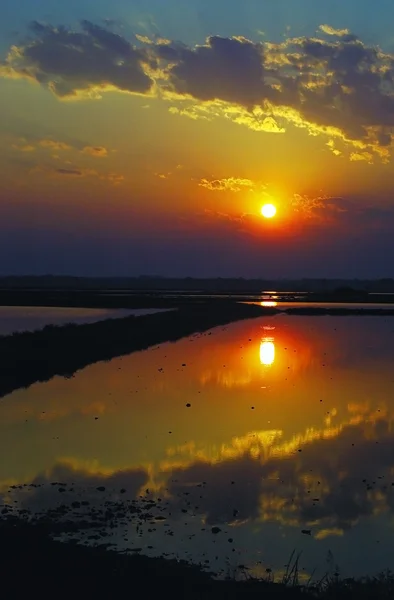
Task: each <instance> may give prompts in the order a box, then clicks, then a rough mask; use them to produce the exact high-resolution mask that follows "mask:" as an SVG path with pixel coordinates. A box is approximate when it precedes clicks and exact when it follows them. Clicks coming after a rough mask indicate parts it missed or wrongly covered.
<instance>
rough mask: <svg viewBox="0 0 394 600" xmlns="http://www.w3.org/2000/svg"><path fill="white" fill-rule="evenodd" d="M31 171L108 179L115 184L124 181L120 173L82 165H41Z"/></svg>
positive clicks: (52, 174)
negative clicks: (106, 171) (82, 166)
mask: <svg viewBox="0 0 394 600" xmlns="http://www.w3.org/2000/svg"><path fill="white" fill-rule="evenodd" d="M30 173H45V174H46V175H47V176H48V177H67V178H83V177H93V178H96V179H100V180H102V181H108V182H109V183H112V184H113V185H119V184H120V183H122V182H123V181H124V175H122V174H120V173H113V172H108V173H102V172H99V171H96V169H86V168H80V167H52V166H48V165H40V166H36V167H34V168H33V169H31V171H30Z"/></svg>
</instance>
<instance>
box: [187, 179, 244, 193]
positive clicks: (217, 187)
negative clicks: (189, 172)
mask: <svg viewBox="0 0 394 600" xmlns="http://www.w3.org/2000/svg"><path fill="white" fill-rule="evenodd" d="M198 185H199V186H201V187H204V188H206V189H207V190H211V191H216V192H224V191H229V192H240V191H242V190H245V189H253V188H254V183H253V181H251V180H250V179H243V178H240V177H228V178H224V179H212V180H211V181H209V180H208V179H201V181H200V183H199V184H198Z"/></svg>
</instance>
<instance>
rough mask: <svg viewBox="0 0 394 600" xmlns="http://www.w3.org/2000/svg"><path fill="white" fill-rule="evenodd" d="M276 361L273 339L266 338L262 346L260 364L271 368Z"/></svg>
mask: <svg viewBox="0 0 394 600" xmlns="http://www.w3.org/2000/svg"><path fill="white" fill-rule="evenodd" d="M274 361H275V344H274V342H273V341H272V338H264V339H263V340H262V341H261V344H260V362H261V364H262V365H265V366H267V367H268V366H270V365H272V364H273V363H274Z"/></svg>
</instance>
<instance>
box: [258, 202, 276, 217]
mask: <svg viewBox="0 0 394 600" xmlns="http://www.w3.org/2000/svg"><path fill="white" fill-rule="evenodd" d="M261 214H262V215H263V217H265V218H266V219H272V217H274V216H275V215H276V207H275V206H274V205H273V204H264V206H262V207H261Z"/></svg>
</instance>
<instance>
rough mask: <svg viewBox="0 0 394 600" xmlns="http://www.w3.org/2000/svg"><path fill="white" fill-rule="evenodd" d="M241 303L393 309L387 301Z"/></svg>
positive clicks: (276, 305) (271, 306) (280, 307)
mask: <svg viewBox="0 0 394 600" xmlns="http://www.w3.org/2000/svg"><path fill="white" fill-rule="evenodd" d="M242 304H254V305H256V306H262V307H263V308H277V309H287V308H309V309H314V308H330V309H334V308H346V309H348V310H352V309H353V310H359V309H363V310H365V309H369V310H371V309H381V310H382V309H391V310H393V309H394V304H393V303H389V302H302V301H292V302H286V301H283V300H272V299H266V300H259V301H258V302H242Z"/></svg>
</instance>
